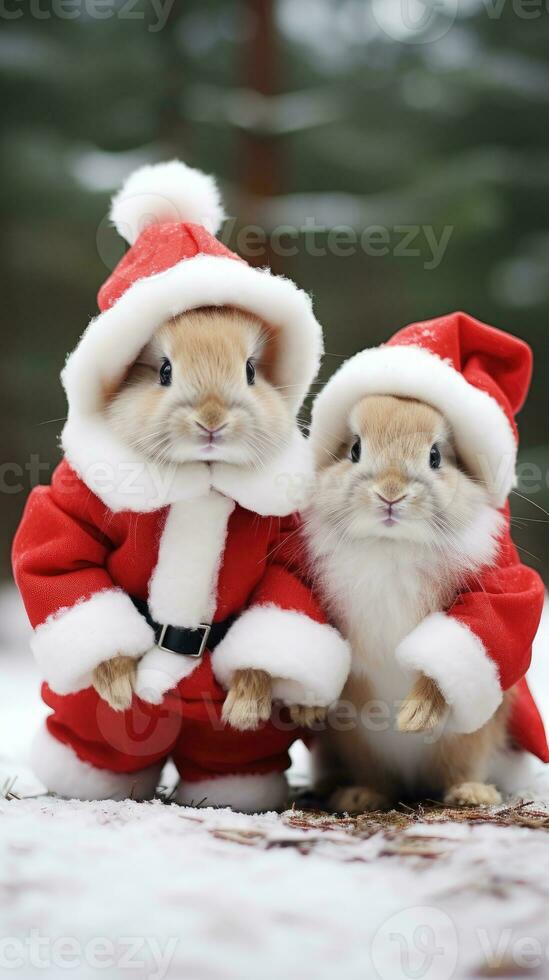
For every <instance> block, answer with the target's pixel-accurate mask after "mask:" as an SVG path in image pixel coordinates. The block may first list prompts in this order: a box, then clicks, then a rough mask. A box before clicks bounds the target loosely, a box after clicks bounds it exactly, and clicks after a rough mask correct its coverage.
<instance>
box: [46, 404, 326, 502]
mask: <svg viewBox="0 0 549 980" xmlns="http://www.w3.org/2000/svg"><path fill="white" fill-rule="evenodd" d="M63 448H64V450H65V456H66V458H67V461H68V462H69V463H70V465H71V466H72V468H73V469H74V470H75V472H76V473H77V474H78V476H79V477H80V479H81V480H83V482H84V483H85V484H86V486H87V487H89V488H90V490H91V491H92V492H93V493H95V494H96V496H97V497H99V499H100V500H102V501H103V503H104V504H105V505H106V506H107V507H108V508H109V510H112V511H114V512H115V513H117V512H120V511H124V510H131V511H134V512H135V511H137V513H144V512H148V511H151V510H158V509H159V508H160V507H166V506H169V505H170V504H174V503H176V502H179V501H184V500H187V501H196V500H197V499H198V498H201V497H204V496H205V495H206V494H207V493H208V491H209V490H210V489H212V490H218V491H219V493H222V494H225V496H227V497H230V499H231V500H236V502H237V503H239V504H240V505H241V507H244V508H245V509H246V510H251V511H253V513H255V514H260V515H261V516H263V517H284V516H286V515H287V514H292V513H293V512H294V511H296V510H301V509H302V508H304V507H305V506H306V505H307V503H308V502H309V498H310V494H311V490H312V487H313V482H314V466H313V458H312V452H311V447H310V444H309V441H308V440H306V439H305V438H304V437H303V435H302V434H301V432H300V431H299V429H297V427H296V428H295V429H294V431H293V433H292V436H291V438H290V442H289V443H288V445H287V446H286V447H285V448H284V449H283V450H282V451H281V452H279V453H278V454H277V455H276V456H273V458H272V459H271V460H270V461H269V462H268V463H266V464H265V465H264V466H262V467H261V468H260V469H252V468H246V467H244V466H230V465H229V464H227V463H185V464H184V465H182V466H178V467H176V468H174V467H163V466H161V465H159V464H157V463H154V462H152V461H147V460H145V459H144V458H143V457H140V456H139V455H138V453H137V452H136V451H134V450H133V449H132V448H131V447H130V446H125V445H124V444H123V443H122V442H121V441H120V440H119V439H117V438H116V436H115V435H114V434H113V433H112V432H111V431H110V429H109V428H108V425H107V423H106V421H105V419H104V418H103V417H102V416H100V415H96V416H88V417H86V416H82V417H80V418H75V417H74V416H73V417H72V418H71V419H70V421H69V422H68V423H67V425H66V426H65V428H64V430H63Z"/></svg>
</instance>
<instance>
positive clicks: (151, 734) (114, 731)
mask: <svg viewBox="0 0 549 980" xmlns="http://www.w3.org/2000/svg"><path fill="white" fill-rule="evenodd" d="M42 696H43V698H44V701H45V702H46V704H47V705H49V707H50V708H52V714H51V715H50V716H49V717H48V720H47V725H48V728H49V731H50V732H51V734H52V735H53V736H54V737H55V738H57V739H59V741H61V742H64V743H65V744H67V745H70V746H71V748H72V749H73V750H74V751H75V752H76V754H77V756H78V757H79V758H80V759H81V760H82V761H83V762H89V763H91V764H92V765H93V766H95V767H96V768H98V769H108V770H110V771H111V772H124V773H127V772H138V771H139V770H140V769H144V768H145V767H146V766H149V765H152V764H153V763H155V762H160V761H162V760H164V759H167V758H168V757H171V758H173V760H174V762H175V764H176V766H177V769H178V771H179V773H180V775H181V776H182V777H183V778H184V779H185V781H187V782H188V781H194V780H199V779H207V778H208V777H210V776H216V775H217V776H221V775H228V774H231V773H242V774H245V773H260V774H261V773H267V772H283V771H284V770H285V769H286V768H287V767H288V765H289V756H288V749H289V747H290V745H291V744H292V742H294V741H295V739H296V738H297V737H298V736H299V731H298V730H297V729H296V726H295V725H293V724H292V723H291V721H290V720H289V717H288V715H287V712H286V711H282V712H281V716H280V717H279V718H277V717H276V716H274V718H273V720H272V721H270V722H269V723H268V724H266V725H263V726H262V727H261V728H260V729H259V730H258V731H256V732H236V731H234V730H233V729H231V728H229V727H227V726H225V725H224V724H223V723H222V721H221V719H220V715H221V706H222V703H223V699H224V696H225V692H224V691H223V690H222V689H221V688H220V687H219V685H218V684H217V682H216V680H215V678H214V676H213V673H212V669H211V664H210V657H209V655H206V657H205V658H204V661H203V662H202V664H201V665H200V666H199V667H198V668H197V670H196V671H195V672H194V673H193V674H192V675H191V676H190V677H188V678H186V679H184V680H183V681H181V682H180V683H179V685H178V686H177V688H175V690H173V691H170V692H169V693H168V694H167V695H166V696H165V697H164V699H163V701H162V704H160V705H153V704H148V703H147V702H145V701H141V700H140V699H139V698H137V697H134V699H133V704H132V706H131V708H130V709H129V710H128V711H125V712H117V711H113V710H112V708H110V707H109V705H108V704H107V703H106V702H105V701H103V700H102V699H101V698H100V697H99V696H98V694H97V693H96V691H95V690H94V689H93V688H87V689H86V690H85V691H79V692H78V693H76V694H69V695H61V694H55V693H54V692H53V691H51V690H50V688H49V687H48V686H47V684H44V685H43V687H42Z"/></svg>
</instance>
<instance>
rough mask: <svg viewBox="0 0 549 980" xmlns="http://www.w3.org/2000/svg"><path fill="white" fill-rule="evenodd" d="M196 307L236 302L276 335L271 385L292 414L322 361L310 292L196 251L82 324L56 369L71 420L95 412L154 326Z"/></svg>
mask: <svg viewBox="0 0 549 980" xmlns="http://www.w3.org/2000/svg"><path fill="white" fill-rule="evenodd" d="M200 306H237V307H240V308H241V309H245V310H248V311H249V312H250V313H253V314H255V315H256V316H258V317H259V318H260V319H262V320H264V321H265V322H267V323H268V324H270V325H271V326H272V328H273V329H274V330H275V331H276V334H277V340H278V343H277V358H276V363H275V364H274V365H273V375H274V383H275V384H277V385H284V386H287V387H285V388H284V389H283V395H284V397H285V399H286V401H287V402H288V405H289V406H290V407H291V408H292V409H294V410H295V411H297V409H298V408H299V406H300V405H301V402H302V401H303V399H304V397H305V395H306V393H307V390H308V388H309V385H310V383H311V381H312V380H313V378H314V376H315V375H316V372H317V370H318V367H319V364H320V357H321V354H322V332H321V329H320V324H319V323H318V321H317V320H316V318H315V316H314V313H313V309H312V304H311V299H310V297H309V296H308V295H307V294H306V293H304V292H303V291H302V290H301V289H298V287H297V286H296V285H295V283H293V282H292V281H291V280H290V279H283V278H282V276H274V275H272V273H271V272H270V271H269V270H268V269H255V268H252V266H249V265H247V264H246V263H245V262H239V261H236V260H235V259H231V258H227V257H226V256H220V255H205V254H199V255H196V256H194V258H189V259H182V260H181V261H180V262H177V263H176V264H175V265H174V266H172V267H171V268H170V269H167V270H166V271H164V272H159V273H157V274H156V275H151V276H147V277H146V278H144V279H139V280H137V282H134V283H133V285H131V286H130V287H129V289H127V290H126V292H125V293H123V295H122V296H121V297H120V299H118V300H117V302H116V303H114V305H113V306H111V307H110V309H108V310H105V311H104V312H103V313H101V314H100V315H99V316H97V317H96V318H95V319H94V320H92V321H91V323H90V324H89V325H88V327H87V329H86V330H85V332H84V334H83V335H82V337H81V339H80V342H79V344H78V346H77V347H76V348H75V350H74V351H73V352H72V354H71V355H70V357H69V359H68V361H67V363H66V365H65V368H64V370H63V374H62V380H63V384H64V386H65V391H66V393H67V398H68V401H69V410H70V414H69V419H70V417H71V414H72V415H73V416H82V415H86V416H89V415H93V414H94V413H97V412H99V411H100V410H101V408H102V406H103V403H104V392H105V389H107V390H109V389H110V388H111V387H112V386H116V385H117V384H119V382H120V379H121V377H123V376H124V374H125V373H126V371H127V370H128V368H129V367H130V366H131V365H132V364H133V363H134V362H135V360H136V358H137V356H138V354H139V353H140V352H141V351H142V350H143V347H144V346H145V345H146V344H147V343H148V342H149V340H150V339H151V337H152V336H153V334H154V332H155V331H156V330H157V328H158V327H159V326H160V325H161V324H162V323H164V321H165V320H166V319H168V318H169V317H173V316H176V315H177V314H178V313H183V312H185V311H186V310H193V309H196V308H197V307H200Z"/></svg>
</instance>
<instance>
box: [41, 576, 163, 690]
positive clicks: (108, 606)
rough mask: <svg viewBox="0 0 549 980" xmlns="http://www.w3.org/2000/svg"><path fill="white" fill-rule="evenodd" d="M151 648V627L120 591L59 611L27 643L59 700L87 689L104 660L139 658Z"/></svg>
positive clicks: (109, 590) (107, 592)
mask: <svg viewBox="0 0 549 980" xmlns="http://www.w3.org/2000/svg"><path fill="white" fill-rule="evenodd" d="M153 644H154V633H153V631H152V629H151V627H150V626H149V625H148V623H147V622H146V621H145V620H144V619H143V616H141V615H140V613H138V612H137V609H136V608H135V606H134V604H133V602H132V601H131V599H130V598H129V596H127V595H126V594H125V592H122V591H121V590H120V589H105V590H104V591H103V592H96V594H95V595H93V596H92V597H91V599H86V600H85V601H84V602H77V603H76V605H75V606H71V607H69V608H65V609H60V610H59V611H58V612H57V613H55V615H53V616H50V617H49V619H47V620H46V622H45V623H42V625H41V626H38V627H37V628H36V630H35V631H34V635H33V637H32V640H31V647H32V651H33V653H34V656H35V658H36V661H37V663H38V666H39V668H40V670H41V672H42V676H43V678H44V679H45V680H46V681H47V682H48V684H49V686H50V687H51V689H52V690H53V691H56V692H57V693H58V694H70V693H71V692H73V691H80V690H82V689H83V688H85V687H89V686H90V684H91V678H92V672H93V670H94V668H95V667H97V666H98V665H99V664H100V663H102V662H103V661H104V660H109V659H110V658H111V657H116V656H117V654H123V655H124V656H126V657H135V658H138V657H141V656H142V655H143V654H144V653H145V651H146V650H148V649H149V648H150V647H152V646H153Z"/></svg>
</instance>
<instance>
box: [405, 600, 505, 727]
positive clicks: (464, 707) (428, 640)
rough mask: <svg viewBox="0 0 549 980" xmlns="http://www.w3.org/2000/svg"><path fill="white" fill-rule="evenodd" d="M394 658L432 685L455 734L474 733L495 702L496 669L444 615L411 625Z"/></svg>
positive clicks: (471, 635)
mask: <svg viewBox="0 0 549 980" xmlns="http://www.w3.org/2000/svg"><path fill="white" fill-rule="evenodd" d="M396 658H397V660H398V662H399V663H400V664H401V665H402V666H403V667H407V668H409V669H411V670H417V671H420V672H421V673H422V674H425V675H426V676H427V677H431V678H432V680H434V681H435V682H436V683H437V684H438V686H439V688H440V690H441V691H442V693H443V695H444V697H445V699H446V701H447V703H448V704H449V706H450V708H451V712H450V719H449V722H450V725H451V728H452V730H453V731H455V732H463V733H467V732H475V731H477V729H478V728H481V727H482V725H485V724H486V722H487V721H489V719H490V718H491V717H492V715H493V714H494V712H495V711H496V709H497V708H498V706H499V705H500V703H501V700H502V691H501V686H500V683H499V677H498V672H497V668H496V665H495V664H494V663H493V661H492V660H491V659H490V657H489V656H488V654H487V652H486V650H485V648H484V646H483V644H482V642H481V641H480V639H479V638H478V636H475V634H474V633H472V632H471V630H469V629H467V627H466V626H464V625H463V623H460V622H459V621H458V620H457V619H453V618H452V617H451V616H447V615H446V614H445V613H432V614H431V615H430V616H427V617H426V618H425V619H424V620H423V622H422V623H420V624H419V626H416V628H415V629H414V630H412V632H411V633H409V634H408V636H406V637H405V638H404V639H403V640H402V642H401V643H400V644H399V646H398V647H397V650H396Z"/></svg>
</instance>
